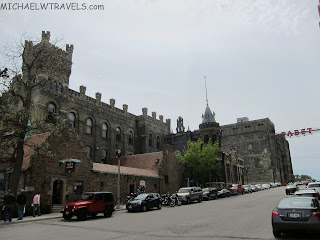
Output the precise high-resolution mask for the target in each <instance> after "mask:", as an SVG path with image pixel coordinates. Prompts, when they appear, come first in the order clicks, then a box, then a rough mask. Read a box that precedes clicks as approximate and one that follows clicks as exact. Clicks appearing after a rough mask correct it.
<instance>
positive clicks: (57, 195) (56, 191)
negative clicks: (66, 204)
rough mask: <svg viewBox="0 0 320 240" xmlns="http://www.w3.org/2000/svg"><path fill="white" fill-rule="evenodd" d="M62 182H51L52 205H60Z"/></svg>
mask: <svg viewBox="0 0 320 240" xmlns="http://www.w3.org/2000/svg"><path fill="white" fill-rule="evenodd" d="M62 192H63V181H61V180H55V181H54V182H53V191H52V204H62Z"/></svg>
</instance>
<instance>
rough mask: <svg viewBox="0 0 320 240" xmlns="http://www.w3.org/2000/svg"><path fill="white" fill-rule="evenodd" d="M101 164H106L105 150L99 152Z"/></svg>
mask: <svg viewBox="0 0 320 240" xmlns="http://www.w3.org/2000/svg"><path fill="white" fill-rule="evenodd" d="M101 162H102V163H107V150H106V149H102V150H101Z"/></svg>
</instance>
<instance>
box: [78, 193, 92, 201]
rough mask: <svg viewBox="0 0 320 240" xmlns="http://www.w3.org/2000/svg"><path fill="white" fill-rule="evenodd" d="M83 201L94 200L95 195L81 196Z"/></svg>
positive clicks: (86, 194) (85, 194)
mask: <svg viewBox="0 0 320 240" xmlns="http://www.w3.org/2000/svg"><path fill="white" fill-rule="evenodd" d="M81 200H93V194H90V193H84V194H82V196H81Z"/></svg>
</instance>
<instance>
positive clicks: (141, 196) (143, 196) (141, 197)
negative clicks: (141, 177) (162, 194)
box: [134, 193, 149, 200]
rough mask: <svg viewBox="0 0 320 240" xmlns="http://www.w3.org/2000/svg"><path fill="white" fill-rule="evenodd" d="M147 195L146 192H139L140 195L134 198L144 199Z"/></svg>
mask: <svg viewBox="0 0 320 240" xmlns="http://www.w3.org/2000/svg"><path fill="white" fill-rule="evenodd" d="M148 195H149V194H146V193H144V194H140V195H138V196H136V197H135V199H134V200H145V199H146V198H147V196H148Z"/></svg>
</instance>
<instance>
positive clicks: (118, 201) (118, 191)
mask: <svg viewBox="0 0 320 240" xmlns="http://www.w3.org/2000/svg"><path fill="white" fill-rule="evenodd" d="M116 156H117V158H118V184H117V185H118V189H117V209H120V157H121V149H120V148H118V149H117V150H116Z"/></svg>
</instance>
